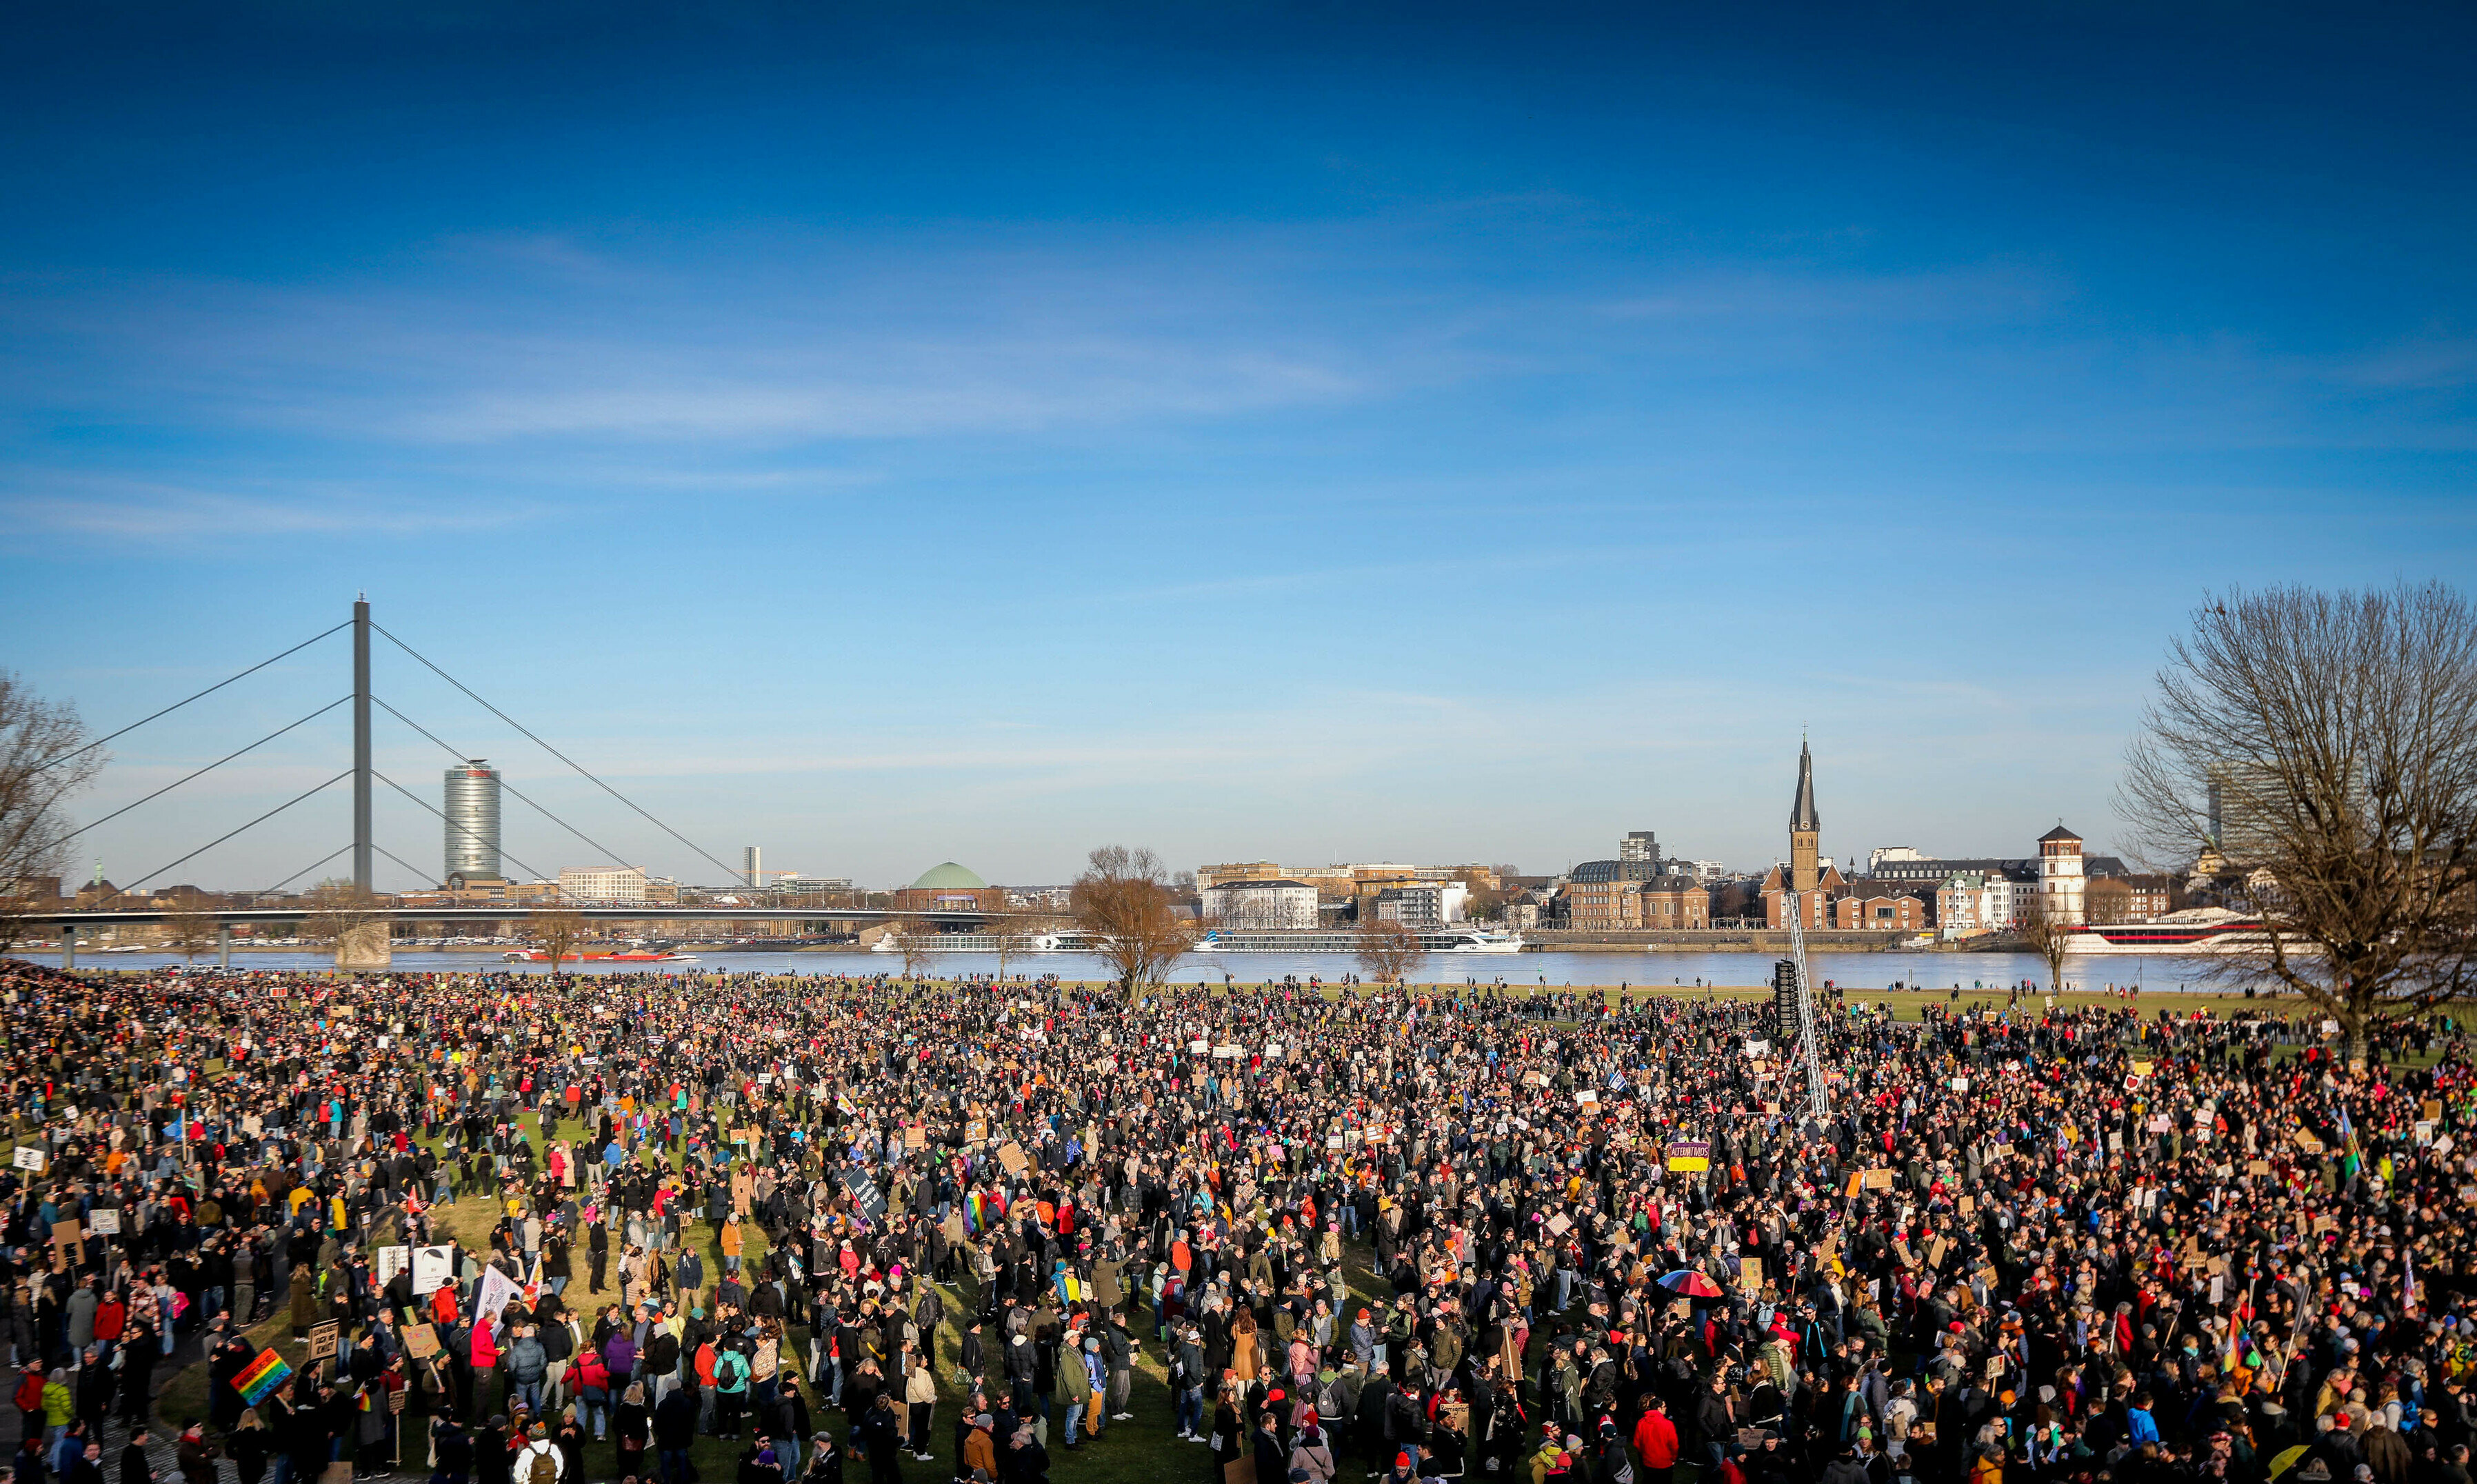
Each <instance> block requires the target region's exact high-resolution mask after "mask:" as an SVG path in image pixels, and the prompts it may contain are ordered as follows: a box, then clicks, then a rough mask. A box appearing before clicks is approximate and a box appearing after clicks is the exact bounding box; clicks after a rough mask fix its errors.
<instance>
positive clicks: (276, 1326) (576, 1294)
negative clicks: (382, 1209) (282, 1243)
mask: <svg viewBox="0 0 2477 1484" xmlns="http://www.w3.org/2000/svg"><path fill="white" fill-rule="evenodd" d="M558 1132H559V1134H560V1135H561V1136H563V1137H566V1138H568V1139H570V1140H575V1139H578V1138H581V1137H582V1136H583V1134H584V1127H583V1125H581V1124H579V1123H576V1122H573V1121H568V1122H564V1123H563V1124H561V1125H560V1127H559V1130H558ZM434 1214H435V1216H436V1218H437V1220H438V1225H439V1227H440V1228H442V1229H443V1230H444V1231H445V1232H446V1233H448V1234H451V1235H453V1236H454V1237H455V1238H456V1239H457V1241H458V1242H460V1243H462V1244H463V1245H465V1246H466V1247H468V1248H476V1249H480V1250H485V1251H487V1250H488V1245H489V1235H490V1228H491V1226H492V1224H493V1223H494V1222H495V1220H497V1217H496V1208H495V1207H494V1206H493V1205H492V1203H491V1202H490V1201H489V1200H488V1199H487V1198H485V1197H482V1196H477V1195H464V1196H459V1197H458V1199H457V1202H456V1204H454V1205H452V1206H441V1207H437V1208H435V1212H434ZM742 1225H743V1227H744V1228H745V1231H746V1242H745V1245H744V1247H743V1249H742V1258H743V1261H744V1263H745V1264H746V1265H747V1266H749V1267H752V1268H753V1267H755V1266H756V1265H757V1263H758V1261H759V1260H760V1259H761V1258H762V1257H763V1255H764V1252H765V1250H766V1239H765V1232H764V1229H763V1227H762V1226H760V1225H758V1224H756V1223H755V1222H743V1223H742ZM682 1241H683V1242H686V1243H691V1244H694V1245H696V1247H697V1248H698V1250H699V1252H700V1253H701V1254H702V1255H703V1256H704V1258H705V1263H706V1272H707V1291H708V1292H709V1293H710V1292H711V1291H712V1288H713V1282H714V1281H715V1279H716V1277H717V1276H718V1275H719V1274H720V1272H721V1271H722V1252H721V1239H720V1236H719V1234H718V1233H717V1231H716V1230H715V1229H714V1227H713V1225H712V1224H711V1223H709V1222H707V1221H704V1220H698V1221H695V1222H692V1223H690V1224H689V1225H688V1227H687V1228H685V1229H684V1231H683V1233H682ZM1370 1258H1371V1254H1370V1253H1369V1252H1367V1251H1365V1250H1364V1249H1359V1250H1352V1251H1348V1252H1346V1253H1345V1254H1344V1258H1343V1272H1344V1275H1345V1277H1346V1279H1347V1280H1348V1282H1349V1284H1350V1287H1351V1290H1352V1292H1353V1294H1354V1295H1357V1296H1360V1297H1362V1298H1368V1299H1374V1298H1377V1297H1379V1296H1381V1295H1382V1293H1383V1292H1384V1289H1383V1285H1382V1284H1381V1282H1380V1280H1379V1279H1378V1278H1377V1276H1376V1274H1375V1272H1374V1270H1373V1269H1372V1267H1371V1264H1370ZM573 1266H574V1270H575V1274H576V1276H575V1278H574V1280H573V1281H572V1282H570V1284H569V1285H568V1289H567V1294H566V1297H567V1300H568V1305H569V1307H570V1308H573V1309H577V1310H579V1311H581V1313H582V1314H583V1315H584V1317H585V1318H586V1319H587V1321H588V1329H589V1328H590V1317H591V1315H592V1314H593V1313H594V1312H597V1311H598V1310H599V1309H600V1308H601V1306H602V1305H603V1304H604V1303H607V1302H610V1301H612V1300H614V1299H616V1298H617V1297H618V1296H619V1291H618V1283H619V1277H618V1272H617V1264H616V1261H615V1260H614V1261H613V1264H612V1270H611V1271H610V1272H609V1273H608V1274H606V1278H607V1281H608V1284H609V1286H608V1287H607V1288H603V1289H599V1290H596V1289H591V1288H590V1287H589V1284H590V1282H591V1276H592V1275H591V1269H590V1265H589V1263H588V1261H587V1260H586V1258H585V1257H584V1255H583V1254H582V1253H581V1252H580V1253H579V1254H578V1256H577V1260H576V1262H575V1263H574V1265H573ZM939 1292H941V1293H942V1294H943V1295H945V1300H946V1319H945V1321H944V1322H943V1323H941V1324H940V1325H939V1327H938V1344H937V1352H938V1410H937V1413H936V1415H935V1416H934V1417H933V1419H932V1421H931V1424H930V1432H931V1449H932V1451H933V1452H935V1453H936V1455H937V1461H936V1462H935V1463H934V1464H932V1463H922V1462H919V1461H917V1460H915V1459H913V1458H912V1457H911V1456H910V1455H909V1454H906V1455H904V1456H903V1457H902V1458H901V1460H900V1462H901V1464H902V1467H903V1470H904V1477H905V1478H906V1479H908V1480H913V1481H929V1480H946V1479H951V1478H952V1477H953V1467H952V1465H953V1455H954V1421H955V1415H956V1411H957V1409H958V1408H960V1407H961V1405H962V1404H963V1393H962V1392H961V1391H960V1390H959V1389H958V1388H957V1387H956V1386H955V1384H954V1371H955V1365H956V1359H957V1357H958V1356H959V1355H960V1354H961V1353H962V1346H963V1328H964V1326H965V1325H967V1324H968V1323H969V1322H970V1318H971V1316H972V1314H973V1313H974V1312H976V1309H977V1287H976V1285H975V1284H974V1283H973V1282H972V1280H971V1279H970V1278H969V1277H968V1276H965V1277H964V1278H963V1279H962V1280H961V1281H959V1282H957V1283H954V1284H944V1285H940V1286H939ZM1150 1324H1151V1320H1150V1316H1149V1313H1144V1314H1143V1317H1142V1318H1140V1319H1139V1320H1138V1321H1134V1322H1131V1324H1130V1325H1129V1328H1130V1329H1131V1331H1133V1332H1134V1333H1135V1335H1136V1337H1137V1339H1138V1342H1139V1344H1138V1358H1137V1362H1136V1373H1135V1386H1134V1395H1133V1396H1132V1398H1131V1400H1130V1403H1129V1406H1128V1410H1129V1411H1131V1412H1133V1413H1135V1414H1136V1415H1135V1418H1134V1420H1132V1421H1124V1422H1111V1423H1108V1424H1106V1426H1105V1428H1104V1431H1103V1433H1102V1436H1101V1438H1100V1440H1099V1441H1098V1442H1096V1443H1092V1444H1089V1445H1088V1446H1086V1447H1085V1448H1083V1449H1082V1450H1080V1451H1078V1452H1075V1453H1071V1454H1070V1453H1068V1452H1066V1451H1065V1449H1064V1446H1063V1443H1064V1430H1063V1414H1062V1415H1061V1416H1060V1417H1059V1418H1058V1419H1057V1420H1055V1421H1052V1423H1051V1425H1050V1432H1049V1447H1050V1450H1051V1453H1052V1462H1053V1470H1054V1471H1055V1472H1057V1473H1058V1474H1060V1475H1062V1476H1065V1477H1073V1478H1078V1479H1089V1480H1093V1481H1096V1484H1138V1481H1139V1480H1141V1481H1145V1484H1150V1481H1152V1480H1156V1479H1158V1478H1159V1477H1160V1476H1161V1470H1162V1468H1163V1466H1164V1464H1165V1463H1169V1462H1170V1461H1173V1460H1176V1459H1178V1458H1179V1457H1181V1456H1188V1457H1190V1458H1191V1461H1192V1464H1193V1467H1194V1468H1195V1469H1196V1470H1197V1471H1198V1472H1199V1473H1203V1472H1207V1471H1209V1469H1208V1464H1209V1461H1210V1454H1209V1452H1208V1451H1207V1450H1206V1449H1205V1448H1204V1447H1202V1446H1197V1445H1195V1444H1190V1443H1181V1442H1179V1441H1178V1439H1177V1436H1176V1429H1175V1427H1174V1425H1173V1424H1172V1421H1171V1413H1170V1396H1169V1387H1168V1371H1167V1367H1166V1365H1165V1364H1164V1357H1163V1350H1162V1346H1160V1345H1158V1344H1156V1343H1152V1342H1151V1341H1150V1340H1149V1339H1148V1335H1147V1331H1148V1330H1149V1328H1150ZM248 1334H249V1338H250V1340H251V1341H252V1342H253V1343H255V1344H258V1345H261V1346H268V1345H271V1346H275V1347H276V1349H277V1352H278V1353H280V1354H281V1355H283V1356H284V1358H285V1359H286V1360H287V1361H288V1362H289V1363H290V1364H291V1365H292V1366H293V1367H294V1368H295V1369H296V1370H298V1369H300V1368H301V1367H302V1365H303V1364H304V1358H303V1357H304V1351H305V1349H306V1346H304V1345H303V1344H302V1343H301V1342H298V1341H295V1340H294V1339H293V1338H292V1336H291V1321H290V1315H289V1310H288V1307H287V1306H286V1305H285V1304H284V1302H283V1301H282V1300H281V1299H279V1301H278V1304H277V1310H276V1313H275V1315H274V1317H273V1318H271V1319H269V1320H268V1321H266V1322H264V1323H263V1324H260V1325H258V1326H256V1327H255V1328H253V1329H251V1330H249V1331H248ZM788 1335H789V1336H790V1338H791V1340H792V1343H793V1345H794V1346H796V1347H797V1349H798V1350H799V1352H800V1355H801V1356H802V1357H805V1356H806V1355H807V1353H808V1351H809V1348H810V1344H811V1336H810V1332H809V1330H808V1329H807V1328H805V1327H792V1328H789V1329H788ZM985 1338H986V1337H985ZM988 1359H989V1361H990V1362H992V1363H994V1362H995V1361H996V1359H997V1352H996V1346H994V1345H989V1346H988ZM784 1364H785V1366H786V1367H787V1368H789V1367H793V1366H795V1365H797V1364H798V1362H797V1361H795V1360H794V1358H793V1357H791V1356H788V1355H787V1356H785V1357H784ZM802 1369H803V1370H805V1368H802ZM492 1384H493V1391H492V1393H491V1394H490V1396H488V1405H487V1406H486V1407H485V1408H484V1409H483V1410H482V1415H483V1416H485V1417H487V1416H488V1415H490V1413H492V1412H497V1411H502V1410H504V1408H503V1407H502V1406H501V1405H500V1397H499V1394H498V1392H497V1390H496V1383H495V1382H493V1383H492ZM1003 1384H1004V1383H1003V1381H1002V1380H1000V1381H998V1382H996V1383H994V1384H993V1385H992V1386H991V1388H990V1389H991V1391H992V1393H993V1394H994V1393H996V1392H998V1391H999V1390H1000V1389H1001V1388H1002V1387H1003ZM804 1391H806V1394H807V1395H808V1396H809V1399H810V1413H811V1417H812V1419H813V1422H814V1424H815V1426H817V1427H820V1428H824V1429H827V1430H829V1431H831V1432H833V1433H834V1435H835V1436H836V1437H837V1438H844V1437H846V1435H847V1433H848V1428H847V1427H846V1425H845V1421H844V1419H843V1417H842V1414H841V1413H839V1412H837V1411H835V1410H834V1409H832V1408H830V1407H826V1406H823V1405H821V1404H820V1402H819V1400H818V1398H817V1396H815V1394H814V1392H813V1390H806V1389H805V1388H804ZM206 1401H207V1368H206V1366H205V1365H204V1364H203V1363H201V1364H198V1365H194V1366H190V1367H188V1368H187V1369H186V1370H184V1371H181V1372H180V1373H178V1374H177V1375H176V1376H174V1377H173V1378H172V1379H171V1380H170V1381H168V1382H167V1383H166V1384H165V1386H164V1388H163V1395H162V1397H161V1399H160V1400H159V1402H158V1404H157V1414H158V1416H159V1417H160V1418H162V1419H163V1421H168V1422H170V1423H172V1424H173V1425H174V1426H175V1427H178V1426H181V1425H185V1424H186V1423H188V1421H193V1420H196V1421H203V1420H204V1418H205V1416H206V1410H207V1406H206ZM741 1446H743V1445H741V1444H737V1443H732V1442H729V1441H727V1440H724V1439H720V1438H700V1439H698V1440H697V1444H696V1447H695V1449H694V1451H693V1453H692V1454H691V1456H692V1457H693V1458H694V1459H695V1461H696V1465H697V1468H698V1471H699V1472H700V1474H701V1476H702V1479H703V1481H704V1484H729V1481H730V1480H731V1479H732V1478H733V1477H734V1476H735V1474H736V1471H737V1469H738V1458H739V1448H740V1447H741ZM802 1446H803V1448H804V1449H805V1448H806V1446H807V1440H805V1439H804V1440H802ZM404 1452H405V1459H406V1464H405V1468H406V1471H413V1472H421V1471H426V1470H425V1468H424V1460H426V1459H427V1457H428V1452H427V1450H426V1447H425V1446H424V1444H423V1442H422V1440H421V1438H419V1437H418V1436H415V1435H413V1434H412V1433H411V1432H410V1431H408V1434H407V1436H406V1438H405V1440H404ZM617 1454H618V1449H617V1446H616V1445H614V1444H610V1443H604V1444H600V1445H588V1447H587V1450H586V1460H587V1465H588V1471H590V1473H591V1475H592V1476H593V1477H595V1478H615V1477H616V1476H617V1475H616V1472H615V1462H616V1459H617ZM846 1476H847V1478H848V1479H850V1480H853V1481H858V1480H862V1479H864V1478H865V1477H866V1469H865V1466H864V1465H863V1464H861V1463H860V1462H859V1461H858V1460H857V1459H855V1460H853V1461H852V1462H851V1463H850V1465H849V1466H848V1470H847V1475H846Z"/></svg>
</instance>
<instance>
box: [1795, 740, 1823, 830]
mask: <svg viewBox="0 0 2477 1484" xmlns="http://www.w3.org/2000/svg"><path fill="white" fill-rule="evenodd" d="M1789 828H1790V829H1792V830H1800V831H1811V830H1815V829H1819V828H1821V826H1820V825H1818V824H1817V823H1816V822H1815V818H1814V754H1813V753H1811V752H1809V751H1808V750H1807V746H1806V742H1805V740H1804V739H1803V738H1801V739H1799V741H1798V744H1797V801H1796V802H1795V803H1793V804H1791V805H1790V806H1789Z"/></svg>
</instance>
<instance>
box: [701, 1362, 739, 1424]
mask: <svg viewBox="0 0 2477 1484" xmlns="http://www.w3.org/2000/svg"><path fill="white" fill-rule="evenodd" d="M697 1355H698V1360H699V1363H700V1365H702V1363H703V1362H704V1359H705V1357H706V1356H708V1355H712V1356H713V1417H714V1430H715V1432H716V1433H718V1434H719V1435H720V1436H722V1437H725V1438H737V1437H738V1436H739V1418H740V1414H741V1413H742V1412H744V1411H746V1410H747V1406H748V1357H747V1356H745V1355H742V1354H740V1353H739V1352H738V1350H736V1349H723V1350H716V1349H714V1348H713V1347H712V1346H701V1347H700V1348H699V1349H698V1352H697Z"/></svg>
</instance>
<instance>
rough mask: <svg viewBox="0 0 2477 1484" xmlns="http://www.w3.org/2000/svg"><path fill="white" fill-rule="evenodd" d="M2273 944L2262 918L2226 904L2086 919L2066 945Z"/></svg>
mask: <svg viewBox="0 0 2477 1484" xmlns="http://www.w3.org/2000/svg"><path fill="white" fill-rule="evenodd" d="M2269 946H2270V938H2269V935H2268V934H2266V933H2264V931H2263V926H2262V919H2261V918H2252V917H2247V916H2245V915H2244V914H2243V913H2240V912H2230V911H2229V910H2228V909H2226V908H2225V907H2188V908H2186V909H2185V910H2184V911H2183V912H2171V913H2168V914H2167V915H2166V916H2164V917H2161V918H2152V919H2151V920H2149V921H2147V922H2108V923H2085V924H2084V925H2083V926H2081V927H2079V928H2076V929H2074V931H2073V936H2072V937H2071V939H2069V940H2068V941H2067V942H2066V943H2065V945H2064V951H2065V952H2066V953H2070V954H2075V955H2085V954H2091V955H2094V954H2106V953H2246V952H2261V951H2264V950H2266V949H2268V947H2269Z"/></svg>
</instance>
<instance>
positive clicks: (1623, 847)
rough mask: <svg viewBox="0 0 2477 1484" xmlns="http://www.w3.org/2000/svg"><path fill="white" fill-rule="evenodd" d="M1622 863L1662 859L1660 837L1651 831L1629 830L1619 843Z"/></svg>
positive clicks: (1618, 854) (1618, 856)
mask: <svg viewBox="0 0 2477 1484" xmlns="http://www.w3.org/2000/svg"><path fill="white" fill-rule="evenodd" d="M1617 859H1618V860H1620V861H1657V860H1659V859H1660V837H1659V836H1657V835H1655V834H1653V833H1652V832H1651V831H1649V830H1628V831H1626V833H1625V839H1623V840H1620V841H1618V842H1617Z"/></svg>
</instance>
